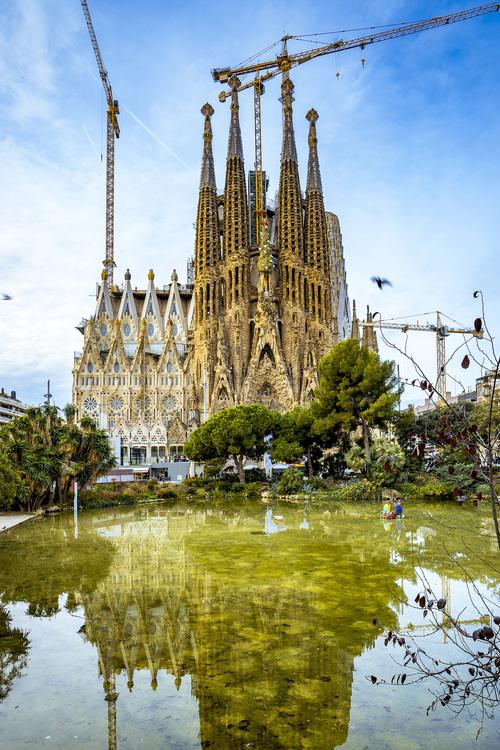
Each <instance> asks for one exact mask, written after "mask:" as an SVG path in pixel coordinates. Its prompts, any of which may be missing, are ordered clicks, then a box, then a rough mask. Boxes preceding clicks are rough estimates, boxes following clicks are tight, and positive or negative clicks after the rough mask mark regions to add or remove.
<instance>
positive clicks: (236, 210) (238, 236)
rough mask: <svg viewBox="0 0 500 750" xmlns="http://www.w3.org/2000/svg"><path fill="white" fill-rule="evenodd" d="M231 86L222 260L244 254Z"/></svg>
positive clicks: (239, 150) (234, 81)
mask: <svg viewBox="0 0 500 750" xmlns="http://www.w3.org/2000/svg"><path fill="white" fill-rule="evenodd" d="M229 85H230V86H231V92H232V93H231V122H230V125H229V140H228V147H227V161H226V184H225V187H224V255H225V259H226V261H227V260H228V259H229V258H230V257H231V256H234V255H235V254H238V255H239V256H240V258H241V257H242V256H243V254H245V256H247V255H248V244H249V239H248V203H247V191H246V184H245V164H244V162H243V146H242V143H241V130H240V120H239V109H240V105H239V104H238V86H239V85H240V81H239V79H238V78H237V77H236V76H233V77H232V78H231V79H230V81H229Z"/></svg>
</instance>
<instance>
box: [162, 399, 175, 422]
mask: <svg viewBox="0 0 500 750" xmlns="http://www.w3.org/2000/svg"><path fill="white" fill-rule="evenodd" d="M161 410H162V415H163V416H164V417H170V418H172V417H174V416H175V414H176V413H177V411H178V403H177V399H176V397H175V396H165V398H164V399H163V401H162V402H161Z"/></svg>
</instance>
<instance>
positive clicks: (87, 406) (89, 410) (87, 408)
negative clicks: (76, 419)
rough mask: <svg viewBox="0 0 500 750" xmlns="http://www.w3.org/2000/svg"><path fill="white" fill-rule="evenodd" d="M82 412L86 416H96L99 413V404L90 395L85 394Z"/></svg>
mask: <svg viewBox="0 0 500 750" xmlns="http://www.w3.org/2000/svg"><path fill="white" fill-rule="evenodd" d="M83 413H84V415H85V416H86V417H97V416H98V415H99V405H98V403H97V401H96V399H95V398H93V397H92V396H87V398H85V399H84V400H83Z"/></svg>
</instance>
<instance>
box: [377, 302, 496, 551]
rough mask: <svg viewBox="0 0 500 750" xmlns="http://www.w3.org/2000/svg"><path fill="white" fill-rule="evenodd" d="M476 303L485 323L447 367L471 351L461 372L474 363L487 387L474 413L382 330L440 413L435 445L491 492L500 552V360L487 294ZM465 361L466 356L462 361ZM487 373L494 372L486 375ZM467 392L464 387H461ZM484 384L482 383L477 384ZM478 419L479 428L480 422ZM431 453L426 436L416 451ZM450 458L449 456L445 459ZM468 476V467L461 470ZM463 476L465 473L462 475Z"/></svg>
mask: <svg viewBox="0 0 500 750" xmlns="http://www.w3.org/2000/svg"><path fill="white" fill-rule="evenodd" d="M473 297H474V299H480V300H481V317H477V318H475V320H474V329H473V330H472V329H471V335H470V336H468V337H466V336H464V341H463V342H462V344H460V346H458V347H457V348H456V349H455V350H454V352H453V354H452V355H451V357H449V358H448V360H447V362H446V365H448V364H449V362H450V361H452V360H453V359H454V358H455V356H456V355H457V354H458V352H459V351H460V350H462V354H463V350H464V349H465V350H466V351H467V354H465V356H464V357H463V359H462V361H461V367H462V368H463V369H464V370H468V369H469V367H470V365H471V362H474V363H475V364H476V365H477V366H478V367H479V368H480V372H481V378H480V381H482V383H483V387H482V389H481V390H482V393H481V397H482V399H481V400H482V403H480V404H478V405H477V406H475V407H474V408H472V407H471V410H470V411H468V410H467V408H466V406H465V404H463V403H458V404H457V403H452V402H451V400H449V399H448V394H447V393H440V392H439V391H438V390H436V389H437V387H438V383H439V382H440V380H441V379H440V377H438V380H437V382H436V385H435V386H434V385H433V384H432V380H431V378H430V377H429V376H428V375H427V374H426V372H425V370H424V368H423V367H422V366H421V365H420V364H419V363H418V362H417V360H416V359H415V357H413V356H412V354H411V353H410V352H409V351H408V350H407V348H406V347H405V349H404V350H403V349H401V347H399V346H397V345H396V344H394V343H393V342H391V341H389V340H388V339H387V338H386V336H385V335H384V333H383V329H382V328H380V333H381V335H382V339H383V341H384V342H385V343H386V344H387V345H388V346H389V347H391V348H392V349H394V350H396V351H397V352H399V353H400V354H401V355H402V356H404V357H405V358H406V359H407V360H408V361H409V362H411V364H412V365H413V367H414V369H415V372H416V374H417V375H418V378H416V379H414V380H413V381H411V385H412V386H415V387H417V388H421V389H422V390H423V391H424V392H425V393H426V394H427V396H428V398H429V401H430V402H433V404H434V406H435V407H436V408H435V409H434V413H433V414H432V415H431V417H430V419H434V420H436V429H435V443H436V445H437V446H439V447H441V448H443V449H444V452H448V453H449V449H455V451H456V452H455V456H457V455H459V454H461V456H462V462H461V463H462V464H463V465H467V464H468V465H469V466H470V478H471V479H472V480H474V482H476V480H478V479H479V480H481V481H483V482H484V483H485V484H486V485H487V488H488V494H489V502H490V507H491V517H492V519H493V525H494V528H495V536H496V541H497V546H498V549H499V550H500V519H499V508H500V498H499V496H498V492H497V489H496V484H495V482H496V478H495V461H496V457H497V454H498V451H499V448H500V429H499V423H500V401H499V398H498V393H499V391H498V387H499V383H500V357H499V356H498V353H497V351H496V349H495V338H494V336H493V335H492V334H491V332H490V330H489V328H488V323H487V321H486V317H485V307H484V298H483V293H482V292H481V291H480V290H476V291H475V292H474V293H473ZM459 356H461V354H460V355H459ZM485 367H486V368H488V369H486V371H485ZM456 382H457V383H458V384H459V385H460V386H462V388H463V390H464V392H465V388H464V387H463V385H462V383H460V381H458V380H457V381H456ZM477 382H478V381H477V380H476V383H477ZM476 419H477V422H476ZM425 447H426V435H425V434H423V435H421V436H420V438H419V441H418V444H417V446H416V448H417V453H419V456H420V457H424V455H425ZM445 457H446V456H445ZM460 469H461V470H463V466H461V467H460ZM448 471H449V473H450V474H454V471H455V466H454V464H453V463H450V464H449V468H448ZM460 473H461V474H462V475H463V471H461V472H460ZM453 494H454V495H455V496H456V497H458V496H459V495H461V494H463V487H462V486H461V485H460V483H459V482H457V483H456V484H455V487H454V489H453ZM483 499H484V498H483V494H482V492H481V491H478V492H477V494H476V498H475V503H476V504H477V503H478V502H479V501H481V500H483Z"/></svg>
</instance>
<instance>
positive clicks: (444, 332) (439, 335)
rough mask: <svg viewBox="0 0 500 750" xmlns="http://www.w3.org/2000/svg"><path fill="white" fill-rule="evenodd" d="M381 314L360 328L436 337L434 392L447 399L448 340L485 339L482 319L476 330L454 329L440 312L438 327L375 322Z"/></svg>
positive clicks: (383, 321) (428, 324)
mask: <svg viewBox="0 0 500 750" xmlns="http://www.w3.org/2000/svg"><path fill="white" fill-rule="evenodd" d="M378 314H379V313H373V315H372V316H371V317H372V320H364V321H361V322H360V326H362V327H365V326H367V327H368V328H379V329H380V330H382V329H383V328H384V329H389V330H391V329H392V330H395V331H402V332H403V333H407V332H408V331H427V332H430V333H434V334H435V335H436V361H437V378H436V386H435V388H434V390H435V391H436V393H437V395H438V396H439V397H440V398H446V364H447V363H446V339H447V337H448V336H449V335H450V334H451V333H461V334H463V335H465V336H474V338H478V339H482V338H483V334H484V331H483V327H482V321H481V319H480V318H477V319H476V321H475V325H474V328H460V327H458V328H453V327H450V326H447V325H444V324H443V321H442V318H441V315H442V313H440V312H439V310H438V311H437V312H436V325H434V324H433V323H418V322H417V323H396V322H394V321H392V320H373V318H374V317H375V316H376V315H378Z"/></svg>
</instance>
